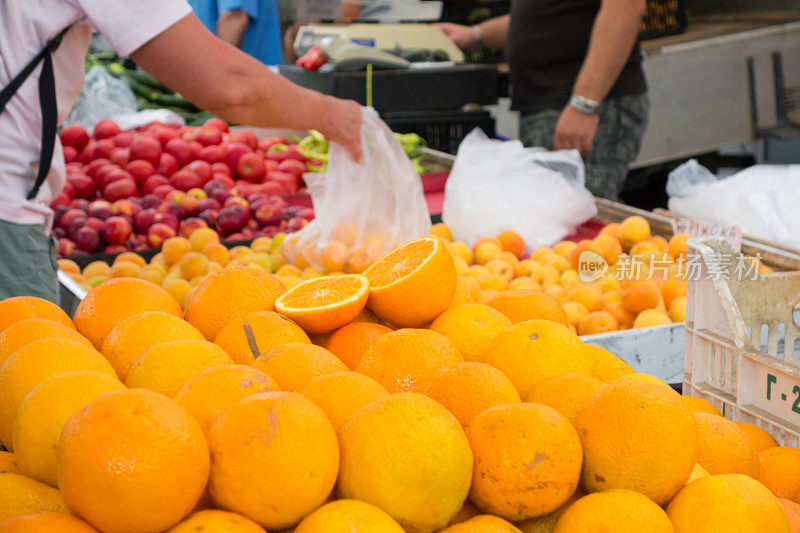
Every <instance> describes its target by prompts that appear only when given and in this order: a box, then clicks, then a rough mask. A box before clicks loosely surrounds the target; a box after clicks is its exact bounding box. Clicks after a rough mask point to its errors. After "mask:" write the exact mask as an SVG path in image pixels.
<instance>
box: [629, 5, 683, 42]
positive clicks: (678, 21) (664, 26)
mask: <svg viewBox="0 0 800 533" xmlns="http://www.w3.org/2000/svg"><path fill="white" fill-rule="evenodd" d="M686 24H687V18H686V0H647V9H646V10H645V13H644V17H643V18H642V25H641V29H640V30H639V38H640V39H655V38H656V37H666V36H667V35H675V34H677V33H683V31H684V30H685V29H686Z"/></svg>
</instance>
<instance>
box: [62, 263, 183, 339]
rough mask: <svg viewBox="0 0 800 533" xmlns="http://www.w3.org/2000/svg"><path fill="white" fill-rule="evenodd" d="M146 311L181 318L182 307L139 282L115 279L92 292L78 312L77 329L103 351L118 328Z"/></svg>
mask: <svg viewBox="0 0 800 533" xmlns="http://www.w3.org/2000/svg"><path fill="white" fill-rule="evenodd" d="M146 311H164V312H165V313H169V314H171V315H175V316H178V317H179V316H181V306H180V305H179V304H178V302H177V301H176V300H175V298H173V297H172V295H171V294H170V293H168V292H167V291H166V290H165V289H163V288H161V287H159V286H158V285H156V284H154V283H150V282H149V281H144V280H142V279H137V278H114V279H110V280H108V281H104V282H103V283H101V284H100V285H98V286H97V287H95V288H94V289H92V290H90V291H89V292H88V293H87V294H86V297H85V298H84V299H83V300H81V303H80V304H78V308H77V309H76V310H75V327H77V328H78V331H80V332H81V334H82V335H85V336H86V337H87V338H88V339H89V340H90V341H92V344H94V347H95V348H97V349H98V350H100V349H101V348H102V347H103V342H104V341H105V339H106V335H108V334H109V333H110V332H111V330H112V329H114V327H116V325H117V324H119V323H120V322H122V321H123V320H125V319H126V318H128V317H132V316H134V315H138V314H139V313H144V312H146Z"/></svg>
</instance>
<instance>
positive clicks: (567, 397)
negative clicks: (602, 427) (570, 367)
mask: <svg viewBox="0 0 800 533" xmlns="http://www.w3.org/2000/svg"><path fill="white" fill-rule="evenodd" d="M604 386H605V384H604V383H603V382H602V381H600V380H599V379H595V378H593V377H591V376H586V375H584V374H562V375H560V376H556V377H554V378H551V379H548V380H545V381H542V382H541V383H539V384H537V385H536V386H535V387H534V388H533V390H532V391H531V393H530V394H529V395H528V397H527V398H526V399H525V400H526V401H528V402H531V403H540V404H543V405H547V406H549V407H552V408H553V409H555V410H556V411H558V412H559V413H561V414H562V415H564V416H566V417H567V418H568V419H569V421H570V422H575V418H576V417H577V416H578V413H579V412H580V410H581V409H583V406H584V405H586V404H587V403H588V402H589V400H591V399H592V397H594V395H595V394H597V392H598V391H600V390H601V389H602V388H603V387H604ZM564 391H569V393H568V394H565V393H564Z"/></svg>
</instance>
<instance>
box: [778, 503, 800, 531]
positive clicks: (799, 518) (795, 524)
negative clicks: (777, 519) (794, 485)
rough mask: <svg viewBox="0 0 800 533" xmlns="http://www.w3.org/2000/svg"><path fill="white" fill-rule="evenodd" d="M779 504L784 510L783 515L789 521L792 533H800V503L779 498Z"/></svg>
mask: <svg viewBox="0 0 800 533" xmlns="http://www.w3.org/2000/svg"><path fill="white" fill-rule="evenodd" d="M778 503H779V504H781V507H782V508H783V513H784V514H785V515H786V518H787V520H789V530H790V531H791V533H800V503H796V502H793V501H792V500H787V499H786V498H778Z"/></svg>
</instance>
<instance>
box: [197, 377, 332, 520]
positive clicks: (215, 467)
mask: <svg viewBox="0 0 800 533" xmlns="http://www.w3.org/2000/svg"><path fill="white" fill-rule="evenodd" d="M208 443H209V448H210V450H211V476H210V479H209V482H208V491H209V493H210V494H211V497H212V498H213V500H214V502H215V504H216V505H217V506H218V507H222V508H224V509H227V510H230V511H234V512H237V513H240V514H242V515H244V516H246V517H248V518H250V519H251V520H254V521H256V522H258V523H259V524H261V525H262V526H264V527H266V528H268V529H281V528H285V527H289V526H292V525H294V524H296V523H297V522H299V521H300V520H301V519H302V518H303V517H304V516H305V515H307V514H308V513H310V512H311V511H313V510H314V509H315V508H317V507H319V506H320V505H322V504H323V503H324V502H325V500H326V499H327V498H328V495H329V494H330V492H331V489H333V485H334V483H336V474H337V472H338V470H339V447H338V446H337V443H336V432H335V431H334V430H333V426H331V423H330V422H329V421H328V419H327V417H326V416H325V413H323V412H322V410H321V409H320V408H319V407H317V406H316V405H314V403H313V402H311V400H308V399H307V398H305V397H303V396H302V395H300V394H297V393H291V392H260V393H257V394H253V395H251V396H248V397H247V398H244V399H243V400H241V401H240V402H239V403H237V404H236V405H234V406H232V407H231V408H230V409H228V410H227V411H225V412H224V413H222V414H221V415H220V416H219V417H218V418H217V420H216V421H215V422H214V423H213V424H212V425H211V428H209V430H208Z"/></svg>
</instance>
